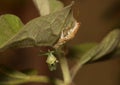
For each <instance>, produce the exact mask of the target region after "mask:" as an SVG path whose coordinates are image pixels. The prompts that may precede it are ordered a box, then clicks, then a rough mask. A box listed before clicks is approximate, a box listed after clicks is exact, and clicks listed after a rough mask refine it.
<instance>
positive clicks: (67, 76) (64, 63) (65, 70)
mask: <svg viewBox="0 0 120 85" xmlns="http://www.w3.org/2000/svg"><path fill="white" fill-rule="evenodd" d="M59 55H60V56H59V60H60V66H61V70H62V73H63V79H64V82H65V84H70V83H71V75H70V71H69V66H68V63H67V59H66V57H65V56H64V55H63V56H62V55H61V54H59Z"/></svg>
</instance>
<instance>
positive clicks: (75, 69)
mask: <svg viewBox="0 0 120 85" xmlns="http://www.w3.org/2000/svg"><path fill="white" fill-rule="evenodd" d="M80 68H82V64H80V63H78V64H75V66H73V67H72V69H71V74H72V80H73V79H74V78H75V76H76V74H77V72H78V71H79V69H80Z"/></svg>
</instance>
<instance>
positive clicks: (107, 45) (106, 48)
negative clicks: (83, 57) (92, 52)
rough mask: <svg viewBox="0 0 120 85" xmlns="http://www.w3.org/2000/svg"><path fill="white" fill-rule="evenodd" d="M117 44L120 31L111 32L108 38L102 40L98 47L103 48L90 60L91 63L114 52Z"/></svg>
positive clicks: (119, 38)
mask: <svg viewBox="0 0 120 85" xmlns="http://www.w3.org/2000/svg"><path fill="white" fill-rule="evenodd" d="M119 43H120V30H119V29H115V30H113V31H111V32H110V33H109V34H108V36H107V37H105V38H104V39H103V41H102V42H101V44H100V46H99V47H103V48H102V50H101V51H100V52H99V53H98V54H97V55H96V56H95V57H93V58H92V61H93V60H97V59H99V58H101V57H103V56H104V55H106V54H109V53H111V52H112V51H114V50H115V49H117V47H118V46H119Z"/></svg>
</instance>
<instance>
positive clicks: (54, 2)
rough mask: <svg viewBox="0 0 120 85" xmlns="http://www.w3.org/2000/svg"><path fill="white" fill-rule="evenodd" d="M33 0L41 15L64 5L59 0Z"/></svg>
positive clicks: (59, 8)
mask: <svg viewBox="0 0 120 85" xmlns="http://www.w3.org/2000/svg"><path fill="white" fill-rule="evenodd" d="M33 2H34V4H35V6H36V7H37V9H38V11H39V13H40V15H42V16H45V15H48V14H50V13H53V12H56V11H58V10H61V9H62V8H63V7H64V5H63V3H61V2H60V1H59V0H33Z"/></svg>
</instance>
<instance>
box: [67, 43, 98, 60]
mask: <svg viewBox="0 0 120 85" xmlns="http://www.w3.org/2000/svg"><path fill="white" fill-rule="evenodd" d="M96 45H97V43H92V42H90V43H82V44H79V45H75V46H72V47H71V46H70V47H69V48H68V49H69V53H68V57H70V58H80V57H81V56H82V55H83V54H85V53H86V52H87V51H88V50H90V49H91V48H92V47H94V46H96Z"/></svg>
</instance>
